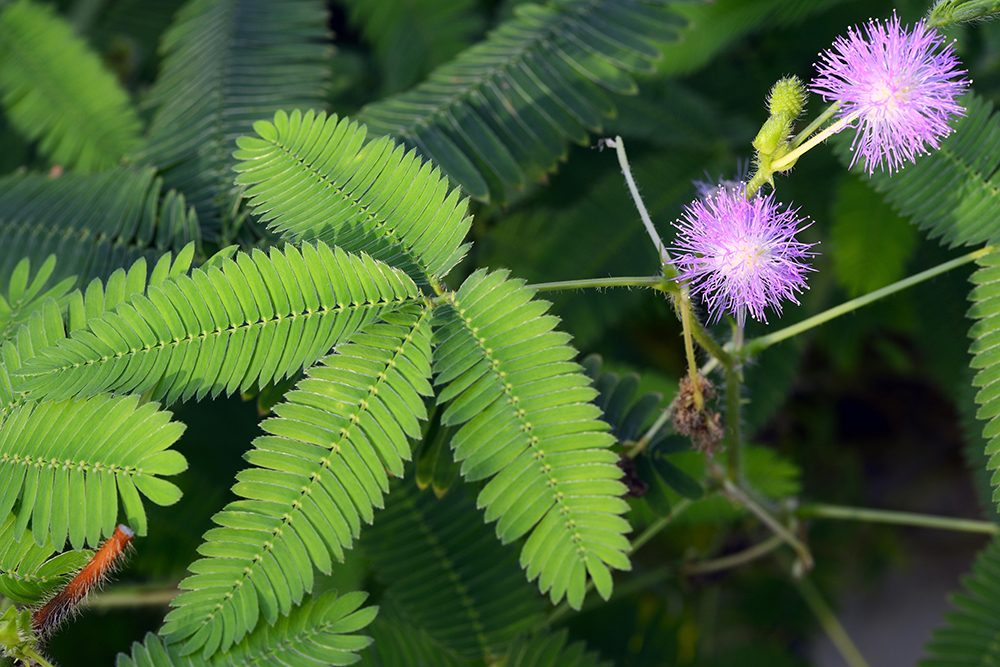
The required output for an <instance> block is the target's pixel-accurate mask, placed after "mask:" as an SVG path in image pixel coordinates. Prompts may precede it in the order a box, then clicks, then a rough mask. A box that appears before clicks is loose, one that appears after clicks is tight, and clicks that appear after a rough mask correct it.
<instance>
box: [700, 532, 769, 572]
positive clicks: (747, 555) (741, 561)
mask: <svg viewBox="0 0 1000 667" xmlns="http://www.w3.org/2000/svg"><path fill="white" fill-rule="evenodd" d="M784 543H785V539H784V538H783V537H781V536H780V535H772V536H771V537H769V538H767V539H766V540H764V541H763V542H758V543H757V544H755V545H753V546H752V547H748V548H746V549H744V550H743V551H738V552H736V553H734V554H730V555H728V556H722V557H721V558H714V559H712V560H703V561H699V562H696V563H688V564H687V565H685V566H684V567H683V568H682V569H681V574H686V575H691V574H708V573H709V572H718V571H719V570H728V569H731V568H734V567H739V566H740V565H745V564H746V563H750V562H752V561H755V560H757V559H758V558H760V557H761V556H766V555H767V554H769V553H771V552H772V551H774V550H775V549H777V548H778V547H780V546H781V545H782V544H784Z"/></svg>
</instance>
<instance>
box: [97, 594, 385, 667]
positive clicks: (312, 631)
mask: <svg viewBox="0 0 1000 667" xmlns="http://www.w3.org/2000/svg"><path fill="white" fill-rule="evenodd" d="M366 597H367V595H366V594H365V593H347V594H346V595H341V596H340V597H338V596H337V595H336V593H333V592H329V593H324V594H323V595H320V596H319V597H317V598H315V599H313V600H310V601H309V602H306V603H305V604H303V605H302V606H300V607H298V608H297V609H295V610H294V611H293V612H292V613H291V614H289V615H288V616H286V617H284V618H281V619H278V620H277V621H276V622H275V623H274V625H261V626H260V627H258V628H257V629H256V630H255V631H254V632H252V633H251V634H249V635H247V636H246V638H245V639H243V641H241V642H240V643H239V644H237V645H236V646H234V647H233V648H232V650H230V651H229V653H227V654H226V655H224V656H218V657H217V658H215V659H212V660H208V659H205V658H203V657H201V656H182V655H181V653H180V651H179V650H178V647H177V646H170V645H167V644H164V642H163V640H162V639H160V638H159V637H157V636H156V635H154V634H152V633H150V634H148V635H146V640H145V641H144V642H143V643H142V644H140V643H138V642H136V643H134V644H132V653H131V655H126V654H124V653H120V654H118V660H117V661H116V663H115V665H116V667H319V666H321V665H350V664H353V663H355V662H357V661H358V660H359V657H358V651H360V650H362V649H364V648H365V647H366V646H368V645H370V644H371V642H372V640H371V639H370V638H368V637H365V636H363V635H357V634H355V633H356V632H357V631H358V630H361V629H363V628H365V627H366V626H368V625H369V624H370V623H371V622H372V619H374V618H375V614H376V612H377V611H378V608H377V607H365V608H363V609H360V607H361V604H362V603H363V602H364V601H365V598H366Z"/></svg>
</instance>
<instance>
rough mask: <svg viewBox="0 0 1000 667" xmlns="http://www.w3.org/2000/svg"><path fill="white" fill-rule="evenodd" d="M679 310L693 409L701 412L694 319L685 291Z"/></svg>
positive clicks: (702, 406)
mask: <svg viewBox="0 0 1000 667" xmlns="http://www.w3.org/2000/svg"><path fill="white" fill-rule="evenodd" d="M678 306H679V307H680V311H681V329H682V331H683V332H684V354H685V355H686V356H687V366H688V378H690V380H691V391H692V392H693V399H694V409H695V410H697V411H698V412H701V410H702V408H704V407H705V397H704V396H702V394H701V383H699V382H698V362H697V361H695V358H694V343H692V342H691V320H693V319H694V316H693V314H692V313H691V299H689V298H688V295H687V294H686V293H683V294H681V296H680V299H679V300H678Z"/></svg>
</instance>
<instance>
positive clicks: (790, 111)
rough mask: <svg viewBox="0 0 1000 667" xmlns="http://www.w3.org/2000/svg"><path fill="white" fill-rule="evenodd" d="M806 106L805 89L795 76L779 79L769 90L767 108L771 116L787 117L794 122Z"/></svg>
mask: <svg viewBox="0 0 1000 667" xmlns="http://www.w3.org/2000/svg"><path fill="white" fill-rule="evenodd" d="M805 105H806V88H805V86H804V85H803V84H802V81H801V80H799V77H797V76H786V77H785V78H783V79H779V80H778V83H776V84H774V87H773V88H771V94H770V96H768V98H767V108H768V110H769V111H770V112H771V115H772V116H788V117H789V118H790V120H795V119H796V118H798V117H799V115H800V114H801V113H802V109H803V108H804V107H805Z"/></svg>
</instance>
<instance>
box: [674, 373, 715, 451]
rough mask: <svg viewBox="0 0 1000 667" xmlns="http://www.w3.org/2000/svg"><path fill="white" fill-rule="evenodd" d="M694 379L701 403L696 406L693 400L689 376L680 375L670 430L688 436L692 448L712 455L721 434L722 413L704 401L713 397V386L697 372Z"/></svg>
mask: <svg viewBox="0 0 1000 667" xmlns="http://www.w3.org/2000/svg"><path fill="white" fill-rule="evenodd" d="M696 382H697V383H698V389H699V390H700V391H701V395H702V398H703V399H704V401H703V405H702V407H701V409H698V407H697V405H696V404H695V384H694V382H692V381H691V378H690V377H687V376H685V377H682V378H681V382H680V388H679V389H678V391H677V397H676V398H674V403H673V426H674V431H675V432H677V433H680V434H681V435H686V436H688V437H690V438H691V444H693V445H694V447H695V449H697V450H698V451H700V452H704V453H705V454H707V455H708V456H712V455H713V454H715V450H716V448H717V447H718V446H719V443H720V442H722V437H723V436H724V435H725V431H724V430H723V429H722V415H720V414H719V413H718V412H716V411H714V410H712V409H711V408H709V407H708V402H709V401H710V400H712V399H713V398H715V386H714V385H713V384H712V383H711V382H710V381H709V380H708V378H706V377H703V376H702V375H701V374H699V375H698V376H697V377H696Z"/></svg>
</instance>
